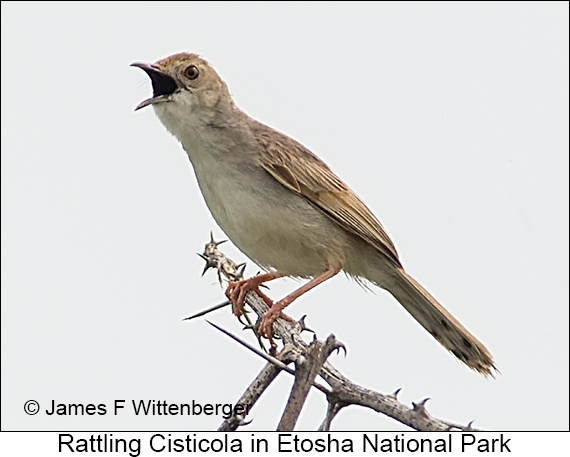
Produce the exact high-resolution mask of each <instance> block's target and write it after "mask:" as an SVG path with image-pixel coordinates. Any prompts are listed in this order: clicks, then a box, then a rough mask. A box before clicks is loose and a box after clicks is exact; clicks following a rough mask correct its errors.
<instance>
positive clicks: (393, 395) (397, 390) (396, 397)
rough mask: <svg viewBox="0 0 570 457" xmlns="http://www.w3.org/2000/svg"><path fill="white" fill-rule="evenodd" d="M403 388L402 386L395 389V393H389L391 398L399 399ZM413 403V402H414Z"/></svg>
mask: <svg viewBox="0 0 570 457" xmlns="http://www.w3.org/2000/svg"><path fill="white" fill-rule="evenodd" d="M401 390H402V388H401V387H400V388H399V389H396V390H395V391H394V393H393V394H390V395H388V396H389V397H390V398H393V399H394V400H397V399H398V394H399V393H400V391H401ZM412 404H413V403H412Z"/></svg>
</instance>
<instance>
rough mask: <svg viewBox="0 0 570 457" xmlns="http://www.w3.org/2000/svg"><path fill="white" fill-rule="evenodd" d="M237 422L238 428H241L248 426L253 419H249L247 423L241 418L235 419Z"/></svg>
mask: <svg viewBox="0 0 570 457" xmlns="http://www.w3.org/2000/svg"><path fill="white" fill-rule="evenodd" d="M237 421H238V427H243V426H244V425H249V424H251V423H252V422H253V419H250V420H248V421H245V420H243V419H242V418H241V417H238V418H237Z"/></svg>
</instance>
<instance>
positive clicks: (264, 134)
mask: <svg viewBox="0 0 570 457" xmlns="http://www.w3.org/2000/svg"><path fill="white" fill-rule="evenodd" d="M254 136H255V138H256V140H257V142H258V143H259V144H260V145H261V146H262V147H263V149H264V150H265V154H261V155H260V161H261V166H262V167H263V168H264V169H265V170H266V171H267V172H268V173H269V174H270V175H271V176H273V177H274V178H275V179H276V180H277V181H279V182H280V183H281V184H283V185H284V186H285V187H287V188H288V189H290V190H291V191H293V192H295V193H297V194H299V195H301V196H303V197H305V198H306V199H307V200H308V201H310V202H311V203H312V204H314V205H315V206H316V207H317V208H319V209H320V210H321V211H323V212H324V213H325V214H326V215H327V216H329V217H330V218H331V219H332V220H334V221H335V222H337V223H338V224H339V225H340V226H342V227H343V228H345V229H346V230H348V231H350V232H352V233H354V234H355V235H357V236H359V237H360V238H362V239H363V240H365V241H367V242H368V243H370V244H371V245H372V246H374V247H375V248H376V249H377V250H378V251H380V252H381V253H382V254H384V255H385V256H386V257H387V258H388V259H390V260H391V261H393V262H394V263H395V264H396V265H397V266H401V264H400V260H399V258H398V253H397V252H396V248H395V247H394V243H392V240H390V238H389V237H388V234H387V233H386V230H384V227H382V224H380V222H379V221H378V219H376V217H375V216H374V214H372V211H370V210H369V209H368V207H367V206H366V205H365V204H364V202H363V201H362V200H361V199H360V198H359V197H358V196H357V195H356V194H355V193H354V192H353V191H352V190H350V188H349V187H348V186H347V185H346V184H345V183H344V182H342V181H341V179H340V178H339V177H337V176H336V175H335V174H334V173H333V172H332V171H331V170H330V168H329V167H328V166H327V165H326V164H325V163H324V162H323V161H322V160H320V159H319V158H318V157H317V156H315V155H314V154H313V153H312V152H311V151H309V150H308V149H307V148H305V147H304V146H303V145H301V144H300V143H298V142H297V141H295V140H293V139H291V138H289V137H288V136H286V135H284V134H282V133H280V132H277V131H275V130H272V129H271V130H270V129H269V127H267V126H265V125H263V124H261V123H260V124H258V128H256V129H254Z"/></svg>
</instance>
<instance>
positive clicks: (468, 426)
mask: <svg viewBox="0 0 570 457" xmlns="http://www.w3.org/2000/svg"><path fill="white" fill-rule="evenodd" d="M473 422H475V419H473V420H472V421H471V422H469V423H468V424H467V430H473V427H472V425H473Z"/></svg>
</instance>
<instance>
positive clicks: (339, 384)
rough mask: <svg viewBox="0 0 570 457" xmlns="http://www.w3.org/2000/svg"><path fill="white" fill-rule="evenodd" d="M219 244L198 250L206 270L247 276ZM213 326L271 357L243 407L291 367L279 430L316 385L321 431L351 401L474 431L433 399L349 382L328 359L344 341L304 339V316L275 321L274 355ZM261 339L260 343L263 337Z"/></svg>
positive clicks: (236, 419)
mask: <svg viewBox="0 0 570 457" xmlns="http://www.w3.org/2000/svg"><path fill="white" fill-rule="evenodd" d="M221 243H222V242H216V241H214V239H213V236H212V235H210V241H209V242H208V243H207V244H206V247H205V249H204V253H203V254H199V255H200V257H202V258H203V259H204V260H205V261H206V266H205V268H204V271H203V272H202V274H204V273H205V272H206V271H207V270H209V269H210V268H213V269H216V270H217V272H218V278H219V280H220V283H221V282H222V278H225V279H226V280H229V281H236V280H238V279H241V278H242V277H243V270H244V264H241V265H238V264H236V263H235V262H233V261H232V260H231V259H229V258H227V257H226V256H225V255H224V254H223V253H222V252H220V250H219V249H218V246H219V245H220V244H221ZM246 303H247V304H248V305H249V306H250V307H251V308H252V309H253V311H254V312H255V313H256V314H257V315H258V322H259V319H260V318H261V317H263V315H264V314H265V312H266V311H267V309H268V308H267V305H266V304H265V302H264V301H263V300H262V299H261V298H260V297H259V296H258V295H257V294H256V293H255V292H253V291H250V292H248V294H247V296H246ZM228 304H229V302H224V303H222V304H220V305H216V306H214V307H212V308H210V309H208V310H205V311H203V312H201V313H198V314H195V315H193V316H191V317H189V318H187V319H192V318H195V317H199V316H203V315H205V314H207V313H209V312H211V311H213V310H215V309H219V308H220V307H223V306H226V305H228ZM246 316H247V314H246ZM248 321H249V320H248ZM210 323H211V322H210ZM212 325H214V326H215V327H216V328H218V329H219V330H221V331H223V332H224V333H227V334H228V335H229V336H231V337H232V338H234V339H235V340H237V341H238V342H240V343H241V344H243V345H244V346H246V347H248V348H249V349H250V350H252V351H253V352H255V353H257V354H259V355H260V356H262V357H264V358H265V359H266V360H268V363H267V364H266V365H265V367H264V368H263V369H262V370H261V372H260V373H259V374H258V375H257V376H256V377H255V379H254V380H253V381H252V383H251V384H250V385H249V386H248V388H247V389H246V390H245V392H244V393H243V395H242V396H241V397H240V399H239V400H238V401H237V403H239V404H242V405H243V404H250V405H252V406H253V405H254V404H255V403H256V402H257V400H258V399H259V398H260V397H261V395H262V394H263V392H264V391H265V390H266V389H267V387H268V386H269V385H270V384H271V382H273V380H274V379H275V378H276V377H277V376H278V375H279V373H281V372H282V371H287V372H289V373H290V374H294V375H295V378H296V380H295V384H294V386H293V389H292V391H291V395H290V397H289V401H288V403H287V405H286V408H285V411H284V414H283V416H282V418H281V422H280V424H279V428H278V429H279V430H293V427H294V425H295V422H296V420H297V418H298V416H299V413H300V411H301V408H302V406H303V404H304V401H305V398H306V396H307V395H308V392H309V390H310V388H311V387H317V388H319V390H321V391H322V392H323V393H325V395H326V397H327V401H328V404H329V406H328V410H327V412H326V417H325V419H324V421H323V422H322V424H321V426H320V427H319V430H324V431H327V430H330V427H331V422H332V420H333V418H334V417H335V416H336V415H337V414H338V412H339V411H340V410H341V409H342V408H344V407H346V406H349V405H360V406H364V407H366V408H370V409H373V410H374V411H377V412H379V413H382V414H385V415H386V416H389V417H391V418H393V419H395V420H397V421H398V422H401V423H402V424H405V425H407V426H409V427H411V428H412V429H415V430H421V431H449V430H458V431H459V430H463V431H472V430H475V429H473V428H472V427H471V424H472V423H469V424H468V425H467V426H464V425H459V424H454V423H451V422H447V421H443V420H441V419H436V418H434V417H432V416H430V414H429V413H428V412H427V409H426V406H425V404H426V402H427V401H428V400H429V398H426V399H424V400H422V401H420V402H419V403H412V407H409V406H406V405H404V404H402V403H400V402H399V401H398V393H399V392H400V389H398V390H396V391H395V392H394V393H393V394H389V395H386V394H381V393H379V392H376V391H373V390H371V389H366V388H365V387H362V386H360V385H358V384H355V383H354V382H352V381H350V380H349V379H348V378H347V377H346V376H344V375H343V374H341V373H340V372H339V371H338V370H337V369H335V368H334V366H333V365H332V364H331V363H329V362H327V361H326V359H327V357H328V356H329V355H330V353H331V352H332V351H333V350H335V349H338V348H339V347H342V348H343V349H344V346H342V343H339V342H338V341H337V340H336V339H335V337H334V335H331V336H329V338H328V339H327V341H326V342H325V343H323V342H320V341H317V340H316V339H314V340H313V342H312V343H311V344H310V345H309V344H307V343H305V341H304V340H303V339H302V338H301V332H302V331H303V330H307V329H306V328H305V325H304V317H303V318H302V319H301V320H300V321H299V322H287V321H285V320H283V319H278V320H277V321H276V322H275V323H274V324H273V328H274V332H275V336H276V337H278V338H280V339H281V341H282V342H283V349H282V350H281V352H280V353H279V354H278V355H277V356H276V357H272V356H270V355H268V354H266V353H265V352H262V351H260V350H258V349H256V348H254V347H253V346H251V345H249V344H248V343H246V342H244V341H243V340H241V339H240V338H239V337H237V336H234V335H231V334H230V333H229V332H227V331H225V330H223V329H221V328H220V327H218V326H217V325H215V324H212ZM249 327H251V328H253V329H254V331H255V326H252V325H251V323H250V326H249ZM258 341H259V342H260V344H262V343H261V340H260V339H259V338H258ZM290 363H294V364H295V366H296V369H295V370H294V371H293V370H291V369H286V368H284V365H283V364H285V365H287V364H290ZM317 373H318V374H319V375H320V376H321V378H322V379H324V380H325V381H326V382H327V383H328V386H327V387H324V386H322V385H321V384H320V383H318V382H317V381H316V380H315V376H316V375H317ZM249 423H250V421H249V422H246V421H245V413H244V414H241V415H240V414H236V413H235V412H234V414H233V415H232V417H230V418H229V419H226V420H225V421H224V422H223V423H222V424H221V425H220V427H219V428H218V430H219V431H232V430H237V428H238V427H240V426H244V425H247V424H249Z"/></svg>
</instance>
